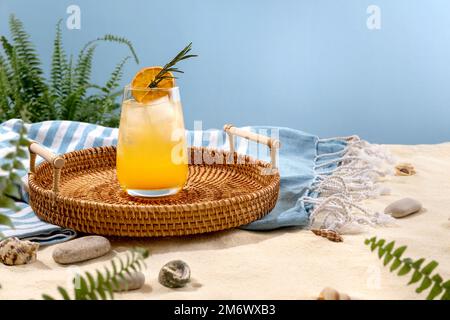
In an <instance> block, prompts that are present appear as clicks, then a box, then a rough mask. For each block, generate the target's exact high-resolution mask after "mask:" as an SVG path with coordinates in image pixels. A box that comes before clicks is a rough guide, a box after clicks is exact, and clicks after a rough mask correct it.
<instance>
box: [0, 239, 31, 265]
mask: <svg viewBox="0 0 450 320" xmlns="http://www.w3.org/2000/svg"><path fill="white" fill-rule="evenodd" d="M38 248H39V243H35V242H31V241H27V240H19V239H18V238H15V237H13V238H8V239H5V240H3V241H1V242H0V261H1V262H2V263H3V264H6V265H8V266H13V265H20V264H27V263H31V262H34V261H36V253H37V250H38Z"/></svg>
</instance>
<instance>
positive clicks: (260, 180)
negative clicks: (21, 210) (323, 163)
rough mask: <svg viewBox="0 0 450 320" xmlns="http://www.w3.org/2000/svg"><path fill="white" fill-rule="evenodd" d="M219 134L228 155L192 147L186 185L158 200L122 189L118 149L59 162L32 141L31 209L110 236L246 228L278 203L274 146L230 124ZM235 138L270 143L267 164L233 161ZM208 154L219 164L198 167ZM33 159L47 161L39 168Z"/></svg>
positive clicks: (96, 150) (61, 223)
mask: <svg viewBox="0 0 450 320" xmlns="http://www.w3.org/2000/svg"><path fill="white" fill-rule="evenodd" d="M224 129H225V131H226V132H227V133H228V136H229V141H230V151H229V152H228V151H219V150H212V149H206V148H190V149H189V151H188V155H190V162H189V163H190V164H189V177H188V181H187V183H186V185H185V187H184V188H183V189H182V190H181V191H180V192H179V193H177V194H175V195H173V196H168V197H161V198H139V197H132V196H130V195H128V194H127V193H126V192H125V191H123V190H122V189H121V188H120V186H119V184H118V181H117V178H116V149H115V147H99V148H90V149H85V150H81V151H74V152H70V153H66V154H64V155H61V156H56V155H54V154H52V153H50V152H49V151H48V150H47V149H44V148H43V147H41V146H40V145H39V144H37V143H32V144H31V145H30V155H31V157H30V174H29V181H28V182H29V193H30V203H31V206H32V208H33V210H34V211H35V213H36V214H37V215H38V216H39V217H40V218H41V219H43V220H45V221H48V222H50V223H53V224H56V225H59V226H62V227H67V228H72V229H74V230H76V231H79V232H84V233H92V234H100V235H109V236H127V237H152V236H156V237H158V236H181V235H189V234H198V233H204V232H212V231H218V230H224V229H228V228H234V227H237V226H240V225H244V224H247V223H250V222H252V221H254V220H257V219H259V218H261V217H262V216H264V215H265V214H267V213H268V212H270V211H271V210H272V208H273V207H274V206H275V203H276V201H277V197H278V191H279V183H280V176H279V174H278V170H277V169H276V162H275V160H276V150H277V148H278V147H279V142H278V140H274V139H269V138H267V137H265V136H261V135H257V134H254V133H250V132H247V131H243V130H241V129H238V128H235V127H232V126H230V125H227V126H225V128H224ZM234 135H239V136H241V137H244V138H248V139H250V140H254V141H258V142H261V143H264V144H266V145H268V146H269V147H270V148H271V157H272V163H271V164H269V163H265V162H262V161H259V160H255V159H252V158H250V157H248V156H241V155H237V154H236V152H234ZM206 153H208V155H212V156H215V159H223V161H222V163H219V164H218V163H214V164H205V163H204V162H202V161H200V163H199V161H198V159H199V156H201V155H203V154H206ZM36 155H40V156H42V157H43V158H44V159H45V160H47V162H43V163H41V164H39V165H37V166H36V165H35V160H36ZM200 159H202V158H200ZM219 162H220V161H219Z"/></svg>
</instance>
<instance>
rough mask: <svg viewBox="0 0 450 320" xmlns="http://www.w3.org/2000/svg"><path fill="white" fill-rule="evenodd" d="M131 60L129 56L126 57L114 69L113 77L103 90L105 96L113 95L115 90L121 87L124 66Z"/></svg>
mask: <svg viewBox="0 0 450 320" xmlns="http://www.w3.org/2000/svg"><path fill="white" fill-rule="evenodd" d="M129 59H130V57H129V56H128V57H125V58H124V59H122V61H120V62H119V63H118V64H117V65H116V67H115V68H114V71H113V72H112V73H111V77H110V78H109V80H108V81H107V82H106V84H105V85H104V87H103V88H102V91H103V93H104V94H105V96H109V95H111V94H112V92H113V91H114V90H116V89H117V87H118V86H119V82H120V80H121V79H122V75H123V66H124V65H125V63H126V62H127V61H128V60H129Z"/></svg>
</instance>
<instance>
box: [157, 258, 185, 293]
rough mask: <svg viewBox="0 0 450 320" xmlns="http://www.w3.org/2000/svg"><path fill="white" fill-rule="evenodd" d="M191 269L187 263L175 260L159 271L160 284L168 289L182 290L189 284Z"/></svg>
mask: <svg viewBox="0 0 450 320" xmlns="http://www.w3.org/2000/svg"><path fill="white" fill-rule="evenodd" d="M190 278H191V269H190V268H189V266H188V265H187V263H186V262H184V261H181V260H173V261H170V262H168V263H166V264H165V265H164V266H163V267H162V268H161V271H159V277H158V280H159V283H161V284H162V285H163V286H165V287H168V288H181V287H184V286H185V285H186V283H188V282H189V280H190Z"/></svg>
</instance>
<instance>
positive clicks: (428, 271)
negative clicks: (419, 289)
mask: <svg viewBox="0 0 450 320" xmlns="http://www.w3.org/2000/svg"><path fill="white" fill-rule="evenodd" d="M438 265H439V263H437V262H436V261H434V260H433V261H431V262H430V263H428V264H427V265H426V266H425V267H424V268H423V269H422V273H423V274H426V275H427V276H428V275H430V274H431V272H433V270H434V269H436V267H437V266H438Z"/></svg>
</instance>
